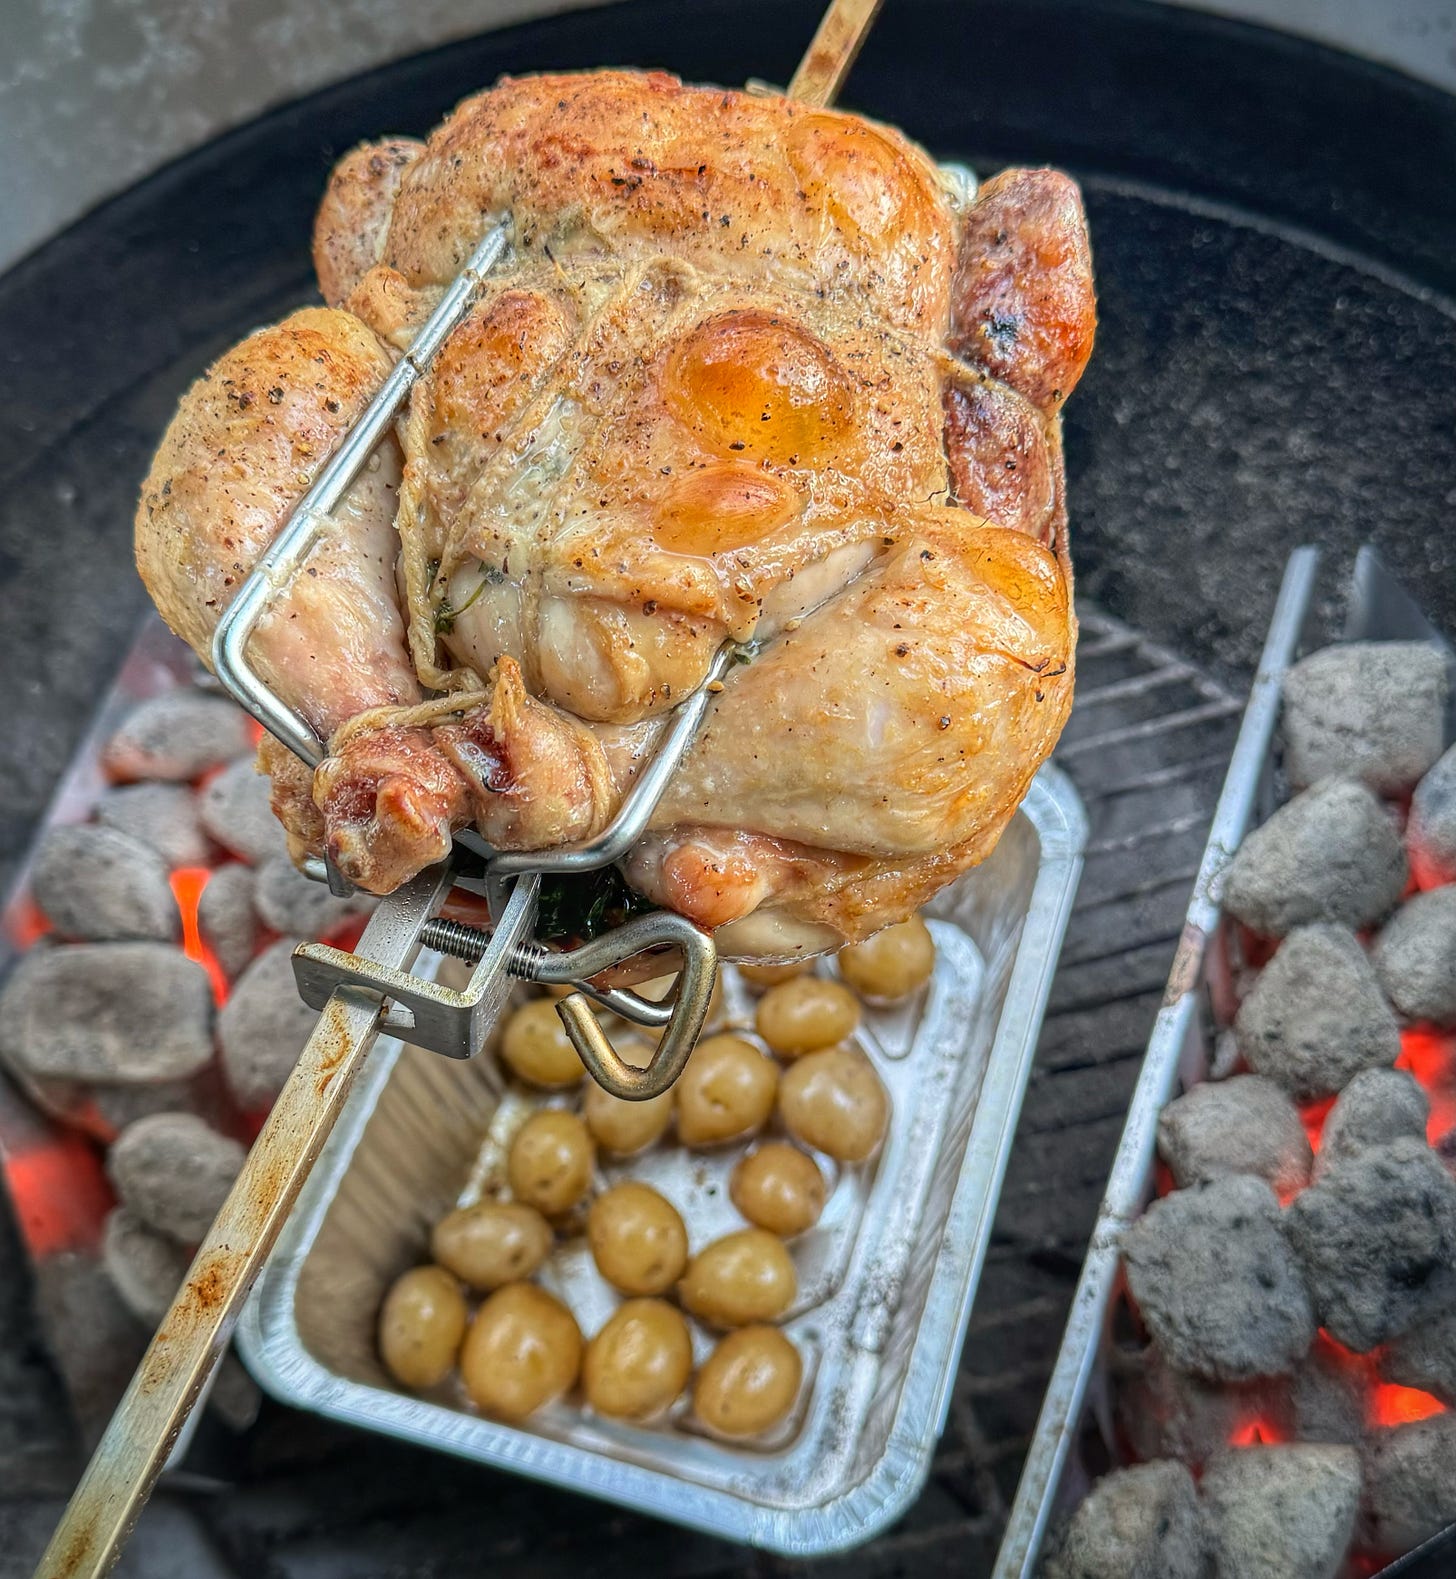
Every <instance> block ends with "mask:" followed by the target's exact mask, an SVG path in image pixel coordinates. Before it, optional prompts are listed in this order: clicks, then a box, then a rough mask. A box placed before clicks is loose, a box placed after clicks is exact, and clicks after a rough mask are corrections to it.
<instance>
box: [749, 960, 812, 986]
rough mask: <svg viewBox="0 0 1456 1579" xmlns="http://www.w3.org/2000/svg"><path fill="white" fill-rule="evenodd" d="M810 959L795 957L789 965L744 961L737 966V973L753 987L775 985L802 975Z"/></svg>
mask: <svg viewBox="0 0 1456 1579" xmlns="http://www.w3.org/2000/svg"><path fill="white" fill-rule="evenodd" d="M811 963H812V961H810V960H807V959H796V960H795V961H794V962H793V963H792V964H790V965H753V964H749V963H747V962H745V963H744V964H742V965H740V966H739V967H738V974H739V975H740V976H742V978H743V979H744V981H749V982H752V983H753V985H754V986H755V987H777V986H778V984H779V983H780V982H781V981H792V980H793V979H794V977H795V976H802V975H803V974H804V972H805V971H806V970H808V968H809V966H810V964H811Z"/></svg>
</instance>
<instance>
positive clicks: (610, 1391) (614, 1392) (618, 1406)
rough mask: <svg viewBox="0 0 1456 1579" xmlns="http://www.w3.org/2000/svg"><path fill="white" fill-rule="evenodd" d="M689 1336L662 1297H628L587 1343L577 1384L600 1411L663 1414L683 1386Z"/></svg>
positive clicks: (624, 1416) (689, 1361) (642, 1416)
mask: <svg viewBox="0 0 1456 1579" xmlns="http://www.w3.org/2000/svg"><path fill="white" fill-rule="evenodd" d="M692 1368H693V1340H692V1337H691V1336H690V1334H689V1332H688V1324H687V1322H686V1321H684V1320H683V1317H682V1313H681V1312H680V1311H678V1310H677V1309H676V1308H675V1307H674V1306H672V1305H669V1304H668V1303H667V1302H666V1301H665V1300H661V1299H629V1300H627V1301H626V1303H625V1304H623V1305H620V1306H619V1307H618V1308H617V1310H616V1311H615V1313H614V1314H613V1315H612V1316H611V1318H610V1319H609V1320H608V1322H607V1324H606V1325H605V1326H604V1327H603V1328H602V1330H601V1331H600V1332H599V1333H598V1334H597V1335H596V1337H594V1338H593V1339H592V1340H591V1342H590V1343H589V1344H587V1346H586V1358H585V1359H584V1361H583V1362H582V1370H581V1384H582V1390H583V1391H584V1392H585V1393H586V1401H587V1402H588V1403H589V1404H590V1405H591V1406H592V1408H593V1409H595V1410H597V1411H598V1413H600V1414H604V1415H611V1416H613V1417H614V1418H617V1419H621V1420H647V1419H650V1418H651V1417H652V1416H653V1415H657V1414H661V1413H662V1411H663V1410H664V1409H666V1408H667V1406H668V1405H669V1404H670V1403H671V1402H672V1401H673V1399H674V1398H676V1397H677V1395H678V1394H679V1393H680V1392H681V1391H682V1390H683V1388H684V1387H685V1386H686V1385H687V1379H688V1376H689V1374H690V1373H691V1371H692Z"/></svg>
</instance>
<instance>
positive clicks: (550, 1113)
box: [506, 1108, 596, 1217]
mask: <svg viewBox="0 0 1456 1579" xmlns="http://www.w3.org/2000/svg"><path fill="white" fill-rule="evenodd" d="M595 1163H596V1148H595V1147H594V1146H593V1145H592V1138H591V1135H590V1133H589V1132H588V1130H587V1127H586V1125H585V1124H584V1123H583V1122H582V1121H581V1119H580V1118H578V1117H577V1115H576V1114H575V1113H562V1112H560V1111H558V1110H557V1109H555V1108H543V1109H542V1110H541V1111H540V1112H539V1113H533V1114H532V1115H531V1116H530V1118H528V1119H527V1120H526V1122H525V1123H524V1124H522V1125H521V1127H520V1129H519V1130H517V1131H516V1137H515V1139H514V1140H513V1141H512V1142H511V1149H510V1154H509V1155H508V1157H507V1158H506V1175H507V1177H508V1178H509V1179H510V1183H511V1191H512V1193H513V1194H514V1195H515V1197H516V1199H517V1200H518V1201H524V1202H525V1203H526V1205H527V1206H534V1207H535V1208H536V1210H537V1211H540V1212H544V1213H545V1214H546V1215H547V1216H548V1217H557V1216H559V1215H560V1214H561V1213H562V1212H566V1211H570V1210H571V1208H572V1207H573V1206H575V1205H576V1203H577V1202H578V1201H579V1200H581V1198H582V1197H583V1196H584V1195H585V1194H586V1192H587V1191H588V1190H589V1189H590V1188H591V1181H592V1169H593V1167H594V1165H595Z"/></svg>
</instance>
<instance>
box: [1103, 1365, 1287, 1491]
mask: <svg viewBox="0 0 1456 1579" xmlns="http://www.w3.org/2000/svg"><path fill="white" fill-rule="evenodd" d="M1111 1363H1112V1366H1113V1374H1114V1382H1115V1385H1114V1389H1113V1408H1114V1410H1115V1412H1116V1419H1117V1426H1118V1430H1119V1432H1120V1433H1121V1435H1122V1436H1123V1437H1124V1438H1125V1439H1126V1441H1127V1444H1128V1446H1129V1447H1130V1448H1131V1449H1132V1453H1133V1456H1134V1457H1135V1458H1137V1459H1139V1460H1143V1459H1150V1458H1176V1459H1178V1460H1180V1461H1181V1462H1182V1463H1184V1464H1188V1465H1189V1466H1191V1467H1195V1468H1196V1467H1198V1466H1200V1465H1203V1464H1206V1463H1207V1462H1208V1460H1209V1459H1210V1458H1212V1457H1213V1456H1214V1454H1216V1453H1221V1452H1222V1451H1223V1450H1224V1448H1226V1447H1227V1446H1228V1444H1229V1443H1230V1442H1231V1441H1232V1440H1234V1438H1235V1437H1236V1436H1237V1435H1238V1433H1239V1431H1240V1429H1241V1428H1243V1427H1245V1426H1247V1425H1248V1424H1249V1423H1250V1422H1254V1421H1257V1422H1260V1423H1262V1424H1263V1425H1264V1426H1266V1427H1267V1428H1268V1429H1270V1430H1273V1431H1276V1432H1278V1433H1279V1434H1280V1435H1287V1434H1288V1433H1289V1430H1290V1429H1291V1426H1290V1409H1289V1398H1288V1385H1287V1383H1286V1381H1285V1379H1284V1378H1282V1377H1261V1378H1260V1379H1259V1380H1258V1381H1253V1382H1238V1383H1232V1382H1207V1381H1204V1380H1203V1378H1202V1377H1199V1376H1190V1375H1188V1373H1187V1372H1186V1371H1177V1370H1174V1369H1173V1367H1172V1366H1171V1365H1169V1364H1168V1362H1167V1361H1166V1360H1165V1359H1164V1358H1163V1357H1162V1355H1161V1354H1160V1353H1159V1351H1158V1350H1157V1349H1156V1348H1154V1347H1149V1348H1146V1349H1142V1350H1139V1351H1138V1352H1137V1353H1135V1354H1129V1353H1127V1352H1125V1351H1122V1350H1116V1351H1114V1353H1113V1355H1112V1359H1111Z"/></svg>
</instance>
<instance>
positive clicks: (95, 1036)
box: [0, 943, 212, 1085]
mask: <svg viewBox="0 0 1456 1579" xmlns="http://www.w3.org/2000/svg"><path fill="white" fill-rule="evenodd" d="M0 1052H3V1054H4V1055H5V1057H6V1058H8V1059H10V1060H12V1061H13V1062H14V1063H16V1064H18V1065H19V1066H20V1067H21V1068H22V1069H24V1070H25V1071H26V1072H28V1073H29V1074H31V1075H34V1076H35V1077H37V1078H38V1079H51V1080H84V1081H95V1082H98V1083H100V1084H121V1085H129V1084H149V1083H153V1082H162V1081H173V1080H185V1079H187V1078H188V1077H190V1076H191V1075H194V1074H196V1073H197V1071H198V1070H199V1069H201V1068H202V1067H203V1065H204V1064H206V1063H207V1062H208V1061H209V1060H210V1059H211V1057H212V986H211V984H210V982H209V981H208V979H207V972H206V971H205V970H204V969H203V968H202V966H201V965H198V964H195V963H194V962H193V961H192V960H190V959H188V958H187V956H186V955H185V954H183V953H182V951H181V950H180V949H177V948H173V947H172V945H171V944H169V943H74V944H70V945H67V946H65V947H61V948H33V949H31V951H30V952H29V953H28V954H26V955H24V956H23V957H22V958H21V960H20V961H19V963H18V964H17V965H16V967H15V969H14V971H13V972H12V973H11V976H10V980H9V981H8V982H7V983H6V984H5V989H4V991H3V992H0Z"/></svg>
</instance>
